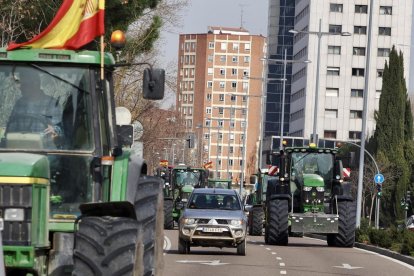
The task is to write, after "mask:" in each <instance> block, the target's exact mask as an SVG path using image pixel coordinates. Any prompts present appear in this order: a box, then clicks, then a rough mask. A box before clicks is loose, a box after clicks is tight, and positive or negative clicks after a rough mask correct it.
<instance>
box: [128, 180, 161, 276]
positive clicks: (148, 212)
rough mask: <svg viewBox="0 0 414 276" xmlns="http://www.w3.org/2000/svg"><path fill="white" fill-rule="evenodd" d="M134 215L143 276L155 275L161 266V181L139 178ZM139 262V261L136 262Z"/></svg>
mask: <svg viewBox="0 0 414 276" xmlns="http://www.w3.org/2000/svg"><path fill="white" fill-rule="evenodd" d="M134 207H135V213H136V215H137V221H138V223H139V227H140V229H142V231H141V234H142V236H141V237H140V239H139V241H142V243H143V248H144V252H143V260H142V264H143V266H144V269H143V275H145V276H147V275H153V274H154V273H155V275H157V274H158V273H157V272H156V271H157V269H158V270H160V269H162V267H159V266H160V265H161V264H162V259H163V252H162V251H163V243H164V233H163V228H164V212H163V209H164V202H163V191H162V181H160V179H159V178H158V177H152V176H144V177H140V178H139V181H138V185H137V192H136V194H135V202H134ZM138 261H139V260H138Z"/></svg>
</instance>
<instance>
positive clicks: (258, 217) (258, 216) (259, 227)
mask: <svg viewBox="0 0 414 276" xmlns="http://www.w3.org/2000/svg"><path fill="white" fill-rule="evenodd" d="M249 215H250V216H251V220H250V225H249V235H251V236H261V235H262V232H263V217H264V212H263V207H261V206H256V207H253V208H252V210H251V212H250V214H249Z"/></svg>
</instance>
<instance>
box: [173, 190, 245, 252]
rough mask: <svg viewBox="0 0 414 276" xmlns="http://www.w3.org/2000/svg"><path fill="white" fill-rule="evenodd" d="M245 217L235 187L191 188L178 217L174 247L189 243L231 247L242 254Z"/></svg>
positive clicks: (184, 248) (181, 248) (187, 247)
mask: <svg viewBox="0 0 414 276" xmlns="http://www.w3.org/2000/svg"><path fill="white" fill-rule="evenodd" d="M246 225H247V217H246V215H245V213H244V210H243V206H242V202H241V200H240V197H239V195H238V193H237V192H236V191H235V190H228V189H215V188H202V189H195V190H194V191H193V192H192V194H191V196H190V198H189V200H188V203H187V206H186V209H185V210H184V212H182V215H181V217H180V220H179V238H178V251H179V253H180V254H187V253H190V247H195V246H202V247H219V248H223V247H233V248H237V254H238V255H242V256H245V255H246Z"/></svg>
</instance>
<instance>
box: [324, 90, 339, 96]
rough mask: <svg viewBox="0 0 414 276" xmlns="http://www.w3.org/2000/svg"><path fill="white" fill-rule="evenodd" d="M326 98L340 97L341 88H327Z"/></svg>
mask: <svg viewBox="0 0 414 276" xmlns="http://www.w3.org/2000/svg"><path fill="white" fill-rule="evenodd" d="M326 96H327V97H338V96H339V88H326Z"/></svg>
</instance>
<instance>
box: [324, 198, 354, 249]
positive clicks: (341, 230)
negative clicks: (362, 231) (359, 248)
mask: <svg viewBox="0 0 414 276" xmlns="http://www.w3.org/2000/svg"><path fill="white" fill-rule="evenodd" d="M335 209H336V208H334V210H335ZM335 212H336V210H335ZM338 214H339V220H338V233H337V234H328V235H327V237H326V241H327V242H328V245H329V246H337V247H353V246H354V243H355V223H356V205H355V202H353V201H339V202H338Z"/></svg>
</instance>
